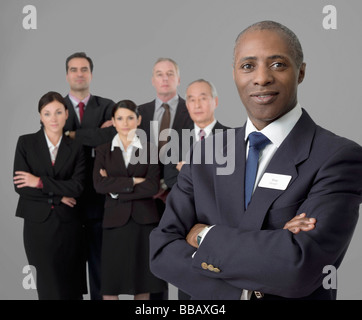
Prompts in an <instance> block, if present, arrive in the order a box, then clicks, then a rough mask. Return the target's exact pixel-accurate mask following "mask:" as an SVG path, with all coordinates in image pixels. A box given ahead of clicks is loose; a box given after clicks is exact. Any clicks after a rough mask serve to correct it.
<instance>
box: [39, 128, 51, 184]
mask: <svg viewBox="0 0 362 320" xmlns="http://www.w3.org/2000/svg"><path fill="white" fill-rule="evenodd" d="M35 152H36V154H38V155H39V159H40V161H41V162H42V163H43V166H44V168H45V171H46V172H47V175H48V176H50V177H53V176H54V172H53V165H52V161H51V158H50V153H49V148H48V144H47V141H46V139H45V133H44V130H43V129H41V130H39V131H38V132H37V143H36V145H35Z"/></svg>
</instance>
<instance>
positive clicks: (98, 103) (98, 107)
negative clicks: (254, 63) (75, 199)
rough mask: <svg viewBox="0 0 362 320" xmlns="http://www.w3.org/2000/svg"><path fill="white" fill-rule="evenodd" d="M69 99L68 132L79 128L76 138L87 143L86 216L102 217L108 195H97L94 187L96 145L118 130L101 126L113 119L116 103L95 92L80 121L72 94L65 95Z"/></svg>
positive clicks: (107, 139)
mask: <svg viewBox="0 0 362 320" xmlns="http://www.w3.org/2000/svg"><path fill="white" fill-rule="evenodd" d="M65 102H66V104H67V107H68V112H69V117H68V119H67V121H66V123H65V126H64V131H68V130H69V131H75V132H76V134H75V140H76V141H79V142H80V143H82V144H83V146H84V152H85V159H86V182H85V189H84V192H83V195H82V197H81V199H80V206H81V207H82V212H83V215H84V217H86V218H97V219H100V218H102V216H103V207H104V196H103V195H99V194H97V193H96V192H95V190H94V187H93V180H92V175H93V166H94V154H93V148H95V147H96V146H98V145H101V144H104V143H106V142H109V141H111V140H112V139H113V137H114V135H115V134H116V133H117V132H116V130H115V128H114V127H113V126H111V127H108V128H102V129H101V128H100V127H101V125H102V124H103V123H104V122H105V121H107V120H110V119H111V118H112V108H113V106H114V104H115V103H114V102H113V101H112V100H110V99H106V98H102V97H99V96H93V95H92V96H91V97H90V98H89V101H88V104H87V107H86V109H85V111H84V115H83V120H82V123H81V124H80V123H79V120H78V117H77V115H76V113H75V111H74V107H73V104H72V102H71V100H70V99H69V96H68V95H67V96H66V97H65Z"/></svg>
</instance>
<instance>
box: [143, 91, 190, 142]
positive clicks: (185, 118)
mask: <svg viewBox="0 0 362 320" xmlns="http://www.w3.org/2000/svg"><path fill="white" fill-rule="evenodd" d="M155 103H156V100H153V101H151V102H148V103H145V104H142V105H140V106H139V113H140V115H141V116H142V122H141V124H140V126H139V129H142V130H144V131H145V132H146V134H147V141H150V137H151V128H150V127H151V126H150V122H151V121H153V115H154V113H155V108H156V105H155ZM191 124H193V122H192V120H191V118H190V115H189V112H188V111H187V108H186V104H185V100H184V99H182V98H181V97H179V102H178V105H177V109H176V114H175V118H174V121H173V124H172V129H174V130H177V131H179V130H182V129H184V128H188V127H189V126H190V125H191ZM151 142H153V141H151Z"/></svg>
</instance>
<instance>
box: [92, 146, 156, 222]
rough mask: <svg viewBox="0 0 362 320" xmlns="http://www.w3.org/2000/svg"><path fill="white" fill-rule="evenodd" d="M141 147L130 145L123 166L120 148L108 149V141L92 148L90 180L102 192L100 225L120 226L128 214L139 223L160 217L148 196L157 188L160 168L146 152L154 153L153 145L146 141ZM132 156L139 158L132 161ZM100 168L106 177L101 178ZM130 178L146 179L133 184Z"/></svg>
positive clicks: (150, 196) (152, 200) (125, 220)
mask: <svg viewBox="0 0 362 320" xmlns="http://www.w3.org/2000/svg"><path fill="white" fill-rule="evenodd" d="M142 146H143V148H142V149H138V148H137V149H136V148H133V154H132V157H131V161H130V163H129V164H128V167H127V168H126V166H125V163H124V159H123V156H122V151H121V149H120V148H115V149H114V150H113V151H111V143H106V144H104V145H101V146H99V147H97V149H96V160H95V164H94V172H93V181H94V187H95V189H96V191H97V192H99V193H102V194H106V202H105V208H104V218H103V227H104V228H111V227H119V226H123V225H124V224H126V223H127V221H128V220H129V218H130V217H131V216H132V218H133V219H134V220H135V221H136V222H137V223H139V224H149V223H157V222H158V221H159V220H160V216H159V214H158V212H157V208H156V204H155V201H154V199H153V198H152V196H153V195H155V194H156V193H157V192H158V190H159V181H160V169H159V166H158V163H155V164H151V161H150V154H151V153H152V152H156V154H157V148H156V147H155V146H154V145H152V144H149V143H146V142H144V143H142ZM151 148H152V149H151ZM135 157H137V158H139V159H141V160H142V161H137V163H136V164H132V159H136V158H135ZM156 161H157V157H156ZM100 169H105V170H106V171H107V174H108V177H102V176H101V175H100V173H99V170H100ZM133 177H142V178H146V181H144V182H142V183H140V184H136V185H133V179H132V178H133ZM109 193H116V194H118V199H113V198H112V197H111V196H110V194H109Z"/></svg>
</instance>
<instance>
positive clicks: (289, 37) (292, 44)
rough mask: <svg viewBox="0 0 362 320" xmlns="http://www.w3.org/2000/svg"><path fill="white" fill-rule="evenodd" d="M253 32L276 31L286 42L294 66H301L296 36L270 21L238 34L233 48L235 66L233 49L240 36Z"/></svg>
mask: <svg viewBox="0 0 362 320" xmlns="http://www.w3.org/2000/svg"><path fill="white" fill-rule="evenodd" d="M255 30H272V31H277V32H279V33H280V34H282V35H284V37H285V39H286V41H287V42H288V45H289V48H290V50H291V53H292V56H293V58H294V62H295V64H296V65H297V67H298V68H299V67H300V66H301V65H302V63H303V59H304V56H303V49H302V45H301V44H300V42H299V39H298V37H297V36H296V34H295V33H294V32H293V31H292V30H290V29H289V28H288V27H286V26H284V25H282V24H281V23H279V22H275V21H271V20H265V21H260V22H256V23H254V24H252V25H250V26H249V27H247V28H246V29H244V30H243V31H241V32H240V33H239V35H238V37H237V38H236V41H235V47H234V64H235V49H236V46H237V44H238V43H239V40H240V38H241V36H242V35H243V34H244V33H246V32H248V31H255Z"/></svg>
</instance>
